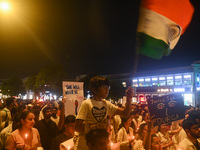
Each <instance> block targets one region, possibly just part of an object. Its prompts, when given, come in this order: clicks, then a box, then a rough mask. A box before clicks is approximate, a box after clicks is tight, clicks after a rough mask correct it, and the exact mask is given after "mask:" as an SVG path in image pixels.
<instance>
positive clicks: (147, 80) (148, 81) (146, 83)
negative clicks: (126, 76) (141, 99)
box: [145, 78, 151, 86]
mask: <svg viewBox="0 0 200 150" xmlns="http://www.w3.org/2000/svg"><path fill="white" fill-rule="evenodd" d="M145 86H151V79H150V78H146V79H145Z"/></svg>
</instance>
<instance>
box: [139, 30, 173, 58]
mask: <svg viewBox="0 0 200 150" xmlns="http://www.w3.org/2000/svg"><path fill="white" fill-rule="evenodd" d="M136 49H137V54H143V55H145V56H148V57H151V58H155V59H161V58H162V56H168V55H169V54H170V53H171V50H170V48H169V45H168V44H166V43H165V42H164V41H163V40H160V39H156V38H153V37H151V36H149V35H147V34H144V33H141V32H137V45H136Z"/></svg>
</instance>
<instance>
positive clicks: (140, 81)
mask: <svg viewBox="0 0 200 150" xmlns="http://www.w3.org/2000/svg"><path fill="white" fill-rule="evenodd" d="M143 86H145V85H144V79H139V87H143Z"/></svg>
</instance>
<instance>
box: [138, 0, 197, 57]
mask: <svg viewBox="0 0 200 150" xmlns="http://www.w3.org/2000/svg"><path fill="white" fill-rule="evenodd" d="M193 12H194V7H193V6H192V4H191V3H190V1H189V0H141V7H140V16H139V20H138V27H137V50H138V53H140V54H143V55H146V56H148V57H152V58H156V59H161V58H162V56H167V55H169V54H170V53H171V50H172V49H173V48H174V47H175V45H176V44H177V42H178V40H179V38H180V36H181V34H183V33H184V31H185V29H186V28H187V26H188V25H189V23H190V21H191V19H192V15H193Z"/></svg>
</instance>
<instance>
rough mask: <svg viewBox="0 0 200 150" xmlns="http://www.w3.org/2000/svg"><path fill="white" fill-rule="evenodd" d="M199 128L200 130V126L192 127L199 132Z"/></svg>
mask: <svg viewBox="0 0 200 150" xmlns="http://www.w3.org/2000/svg"><path fill="white" fill-rule="evenodd" d="M199 128H200V125H196V126H195V127H192V128H191V129H194V130H198V129H199Z"/></svg>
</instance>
